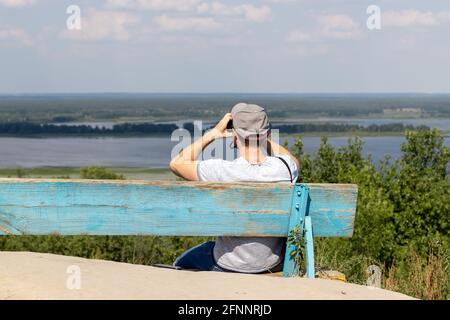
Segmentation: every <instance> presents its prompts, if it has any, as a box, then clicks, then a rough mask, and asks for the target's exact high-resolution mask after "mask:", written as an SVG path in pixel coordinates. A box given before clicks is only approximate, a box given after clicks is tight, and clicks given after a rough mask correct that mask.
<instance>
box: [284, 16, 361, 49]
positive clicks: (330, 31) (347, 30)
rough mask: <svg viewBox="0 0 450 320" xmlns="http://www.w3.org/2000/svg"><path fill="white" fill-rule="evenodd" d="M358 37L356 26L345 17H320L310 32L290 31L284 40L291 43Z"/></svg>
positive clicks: (358, 32)
mask: <svg viewBox="0 0 450 320" xmlns="http://www.w3.org/2000/svg"><path fill="white" fill-rule="evenodd" d="M359 35H360V31H359V27H358V24H357V23H356V22H355V21H354V20H353V19H352V18H351V17H349V16H347V15H340V14H338V15H321V16H319V17H317V26H316V27H315V28H314V29H312V30H309V31H307V30H298V29H297V30H292V31H291V32H290V33H289V34H288V36H287V38H286V40H287V41H288V42H291V43H305V42H321V41H326V40H349V39H354V38H357V37H358V36H359Z"/></svg>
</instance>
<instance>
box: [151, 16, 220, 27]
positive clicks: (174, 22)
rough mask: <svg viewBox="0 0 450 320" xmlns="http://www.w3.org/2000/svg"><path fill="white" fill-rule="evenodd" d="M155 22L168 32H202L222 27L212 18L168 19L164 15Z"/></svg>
mask: <svg viewBox="0 0 450 320" xmlns="http://www.w3.org/2000/svg"><path fill="white" fill-rule="evenodd" d="M154 21H155V22H156V24H157V25H158V26H159V27H161V28H162V29H164V30H168V31H186V30H195V31H202V30H211V29H217V28H218V27H220V23H218V22H217V21H215V20H214V19H213V18H211V17H168V16H167V15H162V16H158V17H156V18H155V20H154Z"/></svg>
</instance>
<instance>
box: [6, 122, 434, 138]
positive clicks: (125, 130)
mask: <svg viewBox="0 0 450 320" xmlns="http://www.w3.org/2000/svg"><path fill="white" fill-rule="evenodd" d="M182 127H183V128H184V129H186V130H187V131H189V132H190V133H193V132H194V123H192V122H187V123H184V124H183V126H182ZM178 128H179V127H178V126H177V125H176V124H174V123H168V124H162V123H120V124H115V125H113V127H112V128H107V127H105V126H92V125H85V124H80V125H67V124H61V125H59V124H58V125H57V124H39V123H32V122H5V123H0V135H13V136H29V135H127V134H131V135H132V134H148V135H151V134H167V135H170V134H171V133H172V132H173V131H175V130H177V129H178ZM272 129H277V130H279V132H280V133H284V134H300V133H308V132H368V133H377V132H397V133H403V132H405V131H406V130H422V129H429V128H428V127H426V126H413V125H405V124H403V123H389V124H371V125H368V126H363V125H359V124H344V123H301V124H279V125H274V126H272Z"/></svg>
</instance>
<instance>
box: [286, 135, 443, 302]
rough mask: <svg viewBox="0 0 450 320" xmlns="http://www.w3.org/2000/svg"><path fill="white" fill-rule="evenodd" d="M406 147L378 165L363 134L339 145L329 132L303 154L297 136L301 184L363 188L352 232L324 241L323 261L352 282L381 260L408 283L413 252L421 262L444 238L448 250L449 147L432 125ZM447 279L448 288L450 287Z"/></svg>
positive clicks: (319, 242)
mask: <svg viewBox="0 0 450 320" xmlns="http://www.w3.org/2000/svg"><path fill="white" fill-rule="evenodd" d="M401 149H402V152H403V155H402V157H401V159H399V160H397V161H395V162H391V161H390V159H389V157H387V158H386V159H384V160H383V161H382V162H381V163H379V164H378V167H376V165H375V164H373V163H372V162H371V160H370V156H369V157H368V159H364V158H363V157H362V155H361V150H362V141H361V140H360V139H358V138H356V139H349V143H348V145H347V146H346V147H342V148H339V149H338V150H335V149H334V148H333V147H332V146H331V145H330V144H329V143H328V141H327V139H326V138H322V141H321V145H320V147H319V149H318V150H317V152H316V153H315V154H314V155H313V156H310V155H304V153H303V145H302V143H301V140H300V139H299V140H298V141H297V142H296V144H295V145H294V147H293V152H294V153H295V155H296V156H297V157H298V158H299V159H300V160H301V164H302V165H301V170H300V178H299V180H300V181H301V182H331V183H355V184H358V189H359V190H358V206H357V213H356V219H355V220H356V221H355V231H354V235H353V237H352V238H350V239H317V241H315V244H316V247H317V255H318V257H317V260H318V261H317V262H318V263H319V265H321V266H323V267H334V268H337V269H340V270H341V271H345V272H346V274H347V275H348V276H349V278H350V280H352V281H354V282H361V283H363V282H364V281H363V279H365V278H367V275H365V272H364V269H363V268H362V267H363V266H367V265H369V264H371V263H372V264H378V265H381V266H383V268H385V270H386V272H388V270H390V268H394V269H396V270H397V271H396V275H397V276H400V277H403V281H409V280H407V279H406V278H407V275H408V273H407V270H409V269H411V266H410V265H408V263H410V262H411V255H417V257H418V259H420V261H421V262H420V263H423V261H428V260H429V257H430V243H434V244H436V243H438V244H439V248H440V249H439V252H441V254H440V256H439V257H442V256H444V254H442V252H446V254H447V256H448V255H449V253H450V251H449V250H448V248H449V242H450V236H449V230H450V224H449V222H450V221H449V217H450V215H449V213H450V194H449V191H450V181H449V176H448V171H447V167H448V163H449V157H450V153H449V148H448V147H446V146H445V145H444V139H443V137H442V135H441V134H440V133H439V132H438V131H437V130H434V129H433V130H422V131H417V132H407V134H406V142H405V143H404V144H403V145H402V147H401ZM416 260H417V259H416ZM416 260H415V261H416ZM439 261H440V263H444V262H442V261H443V260H442V259H441V260H439ZM343 264H344V265H343ZM446 279H447V280H446V282H445V281H444V283H446V286H445V288H446V289H442V290H443V291H445V290H447V291H446V292H448V290H449V289H448V288H449V287H450V284H449V283H448V281H449V279H448V277H447V278H446ZM399 288H403V287H402V286H399ZM415 292H416V291H415ZM447 297H448V293H447Z"/></svg>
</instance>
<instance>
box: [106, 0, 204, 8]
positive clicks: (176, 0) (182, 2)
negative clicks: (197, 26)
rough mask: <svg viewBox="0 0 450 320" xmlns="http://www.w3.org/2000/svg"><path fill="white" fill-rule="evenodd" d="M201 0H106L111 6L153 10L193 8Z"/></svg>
mask: <svg viewBox="0 0 450 320" xmlns="http://www.w3.org/2000/svg"><path fill="white" fill-rule="evenodd" d="M200 2H201V0H107V5H109V6H111V7H124V8H142V9H149V10H155V11H163V10H177V11H190V10H194V9H195V8H196V7H197V5H198V4H199V3H200Z"/></svg>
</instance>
